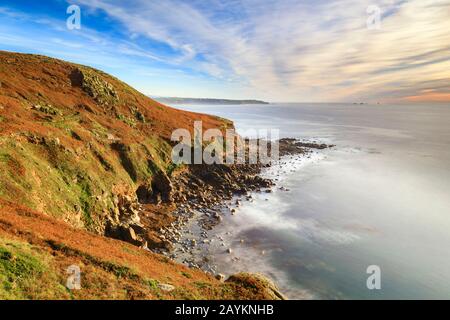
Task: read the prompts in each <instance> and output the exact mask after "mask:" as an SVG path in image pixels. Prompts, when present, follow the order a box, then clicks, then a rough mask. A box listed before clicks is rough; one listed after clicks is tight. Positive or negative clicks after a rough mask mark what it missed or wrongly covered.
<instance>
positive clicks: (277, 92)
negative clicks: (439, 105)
mask: <svg viewBox="0 0 450 320" xmlns="http://www.w3.org/2000/svg"><path fill="white" fill-rule="evenodd" d="M70 4H76V5H78V6H79V7H80V8H81V29H80V30H69V29H68V28H67V27H66V19H67V18H68V17H69V15H68V14H67V13H66V9H67V7H68V6H69V5H70ZM370 5H376V6H377V8H379V12H380V24H379V28H375V29H374V28H368V27H367V19H368V18H369V16H370V13H368V12H367V10H368V7H369V6H370ZM449 16H450V1H449V0H411V1H404V0H380V1H365V0H362V1H360V0H358V1H357V0H345V1H341V0H330V1H322V0H316V1H300V0H278V1H269V0H267V1H259V0H228V1H225V0H190V1H180V0H160V1H144V0H138V1H122V0H114V1H113V0H79V1H63V0H48V1H41V2H39V1H21V0H15V1H6V0H3V1H1V3H0V49H2V50H10V51H19V52H29V53H39V54H44V55H49V56H53V57H57V58H61V59H65V60H69V61H74V62H78V63H82V64H87V65H91V66H94V67H97V68H99V69H102V70H104V71H106V72H109V73H111V74H113V75H115V76H117V77H119V78H120V79H122V80H124V81H126V82H128V83H130V84H131V85H133V86H134V87H136V88H137V89H139V90H140V91H142V92H144V93H146V94H149V95H159V96H184V97H217V98H237V99H240V98H245V99H247V98H258V99H264V100H269V101H308V102H326V101H380V100H381V101H426V100H434V101H439V100H443V101H448V100H450V88H449V86H448V83H450V82H449V80H450V33H449V31H448V30H450V22H449V20H450V19H448V17H449Z"/></svg>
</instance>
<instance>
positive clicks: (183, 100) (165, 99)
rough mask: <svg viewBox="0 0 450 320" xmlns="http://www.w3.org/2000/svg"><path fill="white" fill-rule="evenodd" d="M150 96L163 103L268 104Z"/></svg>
mask: <svg viewBox="0 0 450 320" xmlns="http://www.w3.org/2000/svg"><path fill="white" fill-rule="evenodd" d="M152 98H153V99H155V100H157V101H158V102H161V103H164V104H217V105H234V104H269V103H268V102H266V101H261V100H231V99H209V98H178V97H152Z"/></svg>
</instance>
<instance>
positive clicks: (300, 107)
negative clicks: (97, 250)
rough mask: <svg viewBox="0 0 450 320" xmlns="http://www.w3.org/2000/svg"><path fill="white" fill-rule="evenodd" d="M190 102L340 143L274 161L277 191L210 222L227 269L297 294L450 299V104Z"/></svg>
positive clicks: (216, 255) (240, 120)
mask: <svg viewBox="0 0 450 320" xmlns="http://www.w3.org/2000/svg"><path fill="white" fill-rule="evenodd" d="M178 107H179V108H183V109H186V110H191V111H197V112H204V113H210V114H215V115H219V116H221V117H225V118H228V119H231V120H233V121H234V123H235V125H236V128H237V129H238V132H245V131H246V130H248V129H270V128H275V129H279V130H280V136H281V137H296V138H303V139H314V140H318V141H324V142H327V143H333V144H336V147H335V148H334V149H330V150H325V151H318V152H315V153H314V154H312V155H311V157H310V158H301V159H300V158H297V157H294V158H291V159H285V160H284V161H283V162H282V163H280V164H279V165H278V166H274V167H272V168H270V169H268V170H266V171H265V172H264V174H265V175H267V176H270V177H272V178H274V179H276V180H277V188H276V189H275V190H274V192H273V193H270V194H266V193H260V194H257V193H256V194H254V195H253V197H254V201H253V202H249V201H243V203H242V205H241V206H240V207H239V208H238V209H237V214H236V215H233V216H231V215H227V216H225V217H224V220H223V222H222V223H221V224H220V225H219V226H217V227H216V228H215V229H214V230H212V231H210V237H211V238H214V239H217V238H219V237H220V238H222V239H224V242H225V246H223V245H222V244H221V242H220V241H215V242H214V241H213V242H212V243H211V244H210V245H208V246H205V248H204V250H206V251H207V252H208V254H209V259H210V261H211V263H212V264H214V265H215V266H217V269H218V271H219V272H222V273H224V274H227V275H228V274H232V273H236V272H239V271H252V272H263V273H265V274H267V275H269V276H270V277H271V278H273V279H274V280H275V281H276V283H277V284H278V285H279V287H280V288H281V289H282V291H283V292H284V293H286V294H287V296H288V297H289V298H291V299H413V298H418V299H437V298H446V299H448V298H450V105H433V104H430V105H352V104H271V105H245V106H242V105H240V106H217V105H215V106H205V105H203V106H192V105H191V106H178ZM279 187H285V188H288V189H289V191H284V190H280V189H279ZM227 248H231V249H232V254H229V253H227V252H226V249H227ZM371 265H376V266H379V268H380V270H381V289H379V290H377V289H375V290H369V289H368V288H367V285H366V280H367V278H368V277H369V274H367V272H366V271H367V268H368V266H371Z"/></svg>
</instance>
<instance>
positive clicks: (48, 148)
mask: <svg viewBox="0 0 450 320" xmlns="http://www.w3.org/2000/svg"><path fill="white" fill-rule="evenodd" d="M194 120H195V121H198V120H201V121H203V127H204V129H209V128H220V129H225V128H227V127H230V126H232V124H231V123H230V122H229V121H227V120H224V119H221V118H217V117H212V116H208V115H203V114H194V113H190V112H185V111H180V110H176V109H173V108H170V107H168V106H165V105H162V104H160V103H158V102H156V101H154V100H152V99H150V98H148V97H146V96H145V95H143V94H141V93H139V92H138V91H136V90H134V89H133V88H131V87H129V86H128V85H126V84H125V83H123V82H121V81H119V80H118V79H116V78H114V77H112V76H110V75H107V74H105V73H103V72H101V71H98V70H95V69H92V68H89V67H85V66H80V65H76V64H73V63H68V62H64V61H60V60H56V59H51V58H48V57H44V56H36V55H24V54H16V53H9V52H0V298H7V299H15V298H30V299H33V298H44V299H45V298H63V299H70V298H85V299H90V298H106V299H114V298H121V299H130V298H145V299H152V298H178V299H183V298H193V299H196V298H197V299H222V298H224V299H234V298H240V299H243V298H249V299H271V298H273V297H274V296H273V290H272V289H271V286H270V285H269V284H267V283H266V282H264V281H256V280H255V279H252V278H251V277H250V278H249V277H248V276H245V277H244V278H243V277H237V278H236V277H235V278H233V279H230V280H229V281H226V282H225V283H224V282H220V281H218V280H216V279H215V278H214V277H212V276H210V275H207V274H205V273H203V272H202V271H200V270H191V269H188V268H186V267H184V266H181V265H177V264H175V263H173V262H171V261H169V260H168V259H167V258H165V257H163V256H159V255H156V254H153V253H151V252H149V251H148V250H144V249H143V248H140V247H144V248H145V246H146V244H147V243H146V241H145V237H141V235H143V234H145V232H146V231H145V230H146V228H150V229H153V232H156V231H157V230H159V228H160V227H161V226H164V225H167V224H169V223H170V222H171V221H172V220H173V217H172V216H171V210H173V209H174V208H176V205H175V203H174V202H173V201H171V200H173V199H171V197H172V194H175V195H176V196H177V197H178V198H177V199H175V200H178V201H181V200H183V199H185V198H183V197H184V196H183V190H181V189H180V187H179V186H178V187H177V188H178V189H177V190H174V188H176V186H174V185H173V184H172V181H173V180H177V179H180V177H182V176H183V172H185V171H186V170H185V169H186V168H180V167H177V166H174V165H173V163H172V162H171V142H170V135H171V133H172V131H173V130H174V129H177V128H185V129H188V130H189V131H192V129H193V127H194V126H193V122H194ZM172 175H175V176H174V177H172ZM138 200H140V201H138ZM144 203H145V204H146V206H147V207H146V208H145V210H143V206H144V205H143V204H144ZM143 211H144V212H146V214H145V217H144V219H143V220H144V223H143V221H141V216H140V215H139V214H140V213H141V212H143ZM171 219H172V220H171ZM104 235H107V236H109V237H113V238H118V239H122V240H125V241H126V242H129V243H126V242H123V241H119V240H115V239H112V238H107V237H104ZM152 236H153V237H154V236H155V234H154V233H153V234H151V233H149V234H148V235H147V236H146V238H147V240H149V241H151V238H152ZM130 243H131V244H130ZM70 265H76V266H78V267H80V269H81V271H82V275H83V277H82V289H81V290H72V291H68V290H67V289H66V288H65V284H66V280H67V268H68V266H70Z"/></svg>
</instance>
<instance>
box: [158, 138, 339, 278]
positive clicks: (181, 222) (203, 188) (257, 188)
mask: <svg viewBox="0 0 450 320" xmlns="http://www.w3.org/2000/svg"><path fill="white" fill-rule="evenodd" d="M279 147H280V161H282V159H283V158H287V157H292V156H296V157H309V156H310V154H311V152H312V150H314V149H317V150H322V149H326V148H331V147H334V146H333V145H327V144H323V143H317V142H310V141H308V142H305V141H299V140H296V139H291V138H285V139H280V140H279ZM269 166H271V165H261V164H256V165H232V166H226V165H197V166H192V167H191V168H190V170H189V171H188V172H184V173H183V174H181V175H179V176H176V177H175V179H173V180H172V189H173V190H174V192H173V194H172V195H171V197H173V201H174V202H175V203H177V204H178V205H177V206H176V208H175V209H174V210H173V211H172V213H171V214H172V216H173V217H174V218H175V219H174V221H172V222H171V223H170V224H167V225H165V226H163V227H161V228H160V229H159V230H158V232H157V234H158V238H159V240H160V245H158V246H156V247H155V246H154V247H153V248H151V250H152V251H154V252H156V253H160V254H163V255H165V256H167V257H169V258H171V259H173V260H176V261H178V262H181V263H184V264H185V265H187V266H189V267H191V268H199V269H202V270H204V271H206V272H209V273H212V274H214V275H215V276H216V277H217V278H218V279H219V280H223V279H224V277H225V276H224V275H222V274H220V273H218V270H216V269H215V267H214V266H212V265H210V264H209V263H208V261H207V260H208V259H207V258H205V257H203V260H202V261H201V263H198V262H197V261H196V260H198V259H197V258H199V257H196V253H195V252H194V251H196V250H197V249H198V248H199V247H201V246H205V245H208V244H210V243H211V242H212V241H218V242H219V243H221V246H223V247H224V250H226V251H227V252H228V253H229V254H231V253H232V249H231V248H227V247H226V246H225V243H224V239H223V238H221V237H217V239H210V238H209V237H208V231H209V230H211V229H212V228H214V227H215V226H216V225H218V224H219V223H220V222H221V221H222V219H223V217H224V215H234V214H236V209H237V208H238V207H239V206H240V205H241V204H242V203H243V202H246V201H249V202H251V201H253V197H252V193H253V192H258V193H268V194H269V193H271V192H272V191H273V188H274V187H275V185H276V184H275V181H273V180H271V179H267V178H263V177H262V176H261V173H262V170H263V169H264V168H267V167H269ZM279 188H280V190H283V191H286V192H288V191H289V190H288V189H285V188H284V187H279ZM193 229H194V230H195V233H196V234H197V235H198V236H199V237H198V240H196V238H195V237H194V236H193V235H194V232H193ZM191 236H192V237H191ZM236 259H239V258H236Z"/></svg>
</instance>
